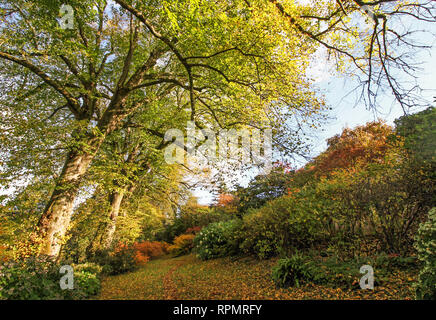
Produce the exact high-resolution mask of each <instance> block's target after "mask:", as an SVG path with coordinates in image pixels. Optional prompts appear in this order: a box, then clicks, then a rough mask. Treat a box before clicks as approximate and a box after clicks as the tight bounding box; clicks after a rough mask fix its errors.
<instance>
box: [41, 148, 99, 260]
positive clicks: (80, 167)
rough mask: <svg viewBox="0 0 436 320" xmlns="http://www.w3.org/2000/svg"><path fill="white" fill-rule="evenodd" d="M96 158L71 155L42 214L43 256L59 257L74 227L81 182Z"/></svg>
mask: <svg viewBox="0 0 436 320" xmlns="http://www.w3.org/2000/svg"><path fill="white" fill-rule="evenodd" d="M93 158H94V155H93V154H90V153H85V152H79V151H70V152H69V153H68V156H67V159H66V161H65V164H64V167H63V169H62V173H61V175H60V177H59V181H58V183H57V185H56V188H55V190H54V191H53V193H52V195H51V198H50V200H49V202H48V204H47V206H46V208H45V210H44V213H43V214H42V216H41V218H40V220H39V222H38V225H37V230H38V234H37V237H39V238H40V239H41V240H40V241H41V242H40V243H41V248H40V254H45V255H50V256H57V255H58V254H59V251H60V247H61V244H62V239H63V237H64V236H65V233H66V231H67V228H68V226H69V224H70V220H71V214H72V212H73V205H74V201H75V200H76V197H77V192H78V190H79V186H80V181H81V179H82V177H83V176H84V174H85V173H86V171H87V168H88V166H89V164H90V163H91V161H92V159H93Z"/></svg>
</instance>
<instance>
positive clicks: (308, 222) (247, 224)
mask: <svg viewBox="0 0 436 320" xmlns="http://www.w3.org/2000/svg"><path fill="white" fill-rule="evenodd" d="M300 197H301V198H298V199H296V198H293V197H290V196H285V197H281V198H278V199H276V200H274V201H270V202H268V203H267V204H266V205H265V206H263V207H262V208H260V209H257V210H251V211H249V212H248V213H247V215H245V216H244V217H243V228H242V234H241V237H242V238H243V239H244V241H243V242H242V244H241V249H242V250H243V252H245V253H249V254H256V255H257V256H258V257H259V258H260V259H265V258H268V257H270V256H274V255H277V254H279V253H289V252H293V251H295V250H296V249H305V248H309V247H311V246H313V245H314V244H315V243H317V242H319V241H321V240H322V239H324V237H325V236H324V232H325V228H324V224H323V220H322V219H321V217H320V216H321V214H322V212H323V205H322V203H321V202H319V201H318V202H317V200H316V199H313V198H314V196H313V194H311V193H310V192H307V194H306V193H302V195H301V196H300Z"/></svg>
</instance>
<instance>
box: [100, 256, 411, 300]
mask: <svg viewBox="0 0 436 320" xmlns="http://www.w3.org/2000/svg"><path fill="white" fill-rule="evenodd" d="M276 261H277V259H270V260H264V261H258V260H254V259H251V258H243V259H238V260H234V259H230V258H225V259H216V260H211V261H200V260H198V259H197V258H196V257H195V256H193V255H188V256H182V257H178V258H168V257H166V258H162V259H157V260H152V261H150V262H149V263H148V264H147V265H146V266H144V267H143V268H141V269H140V270H138V271H135V272H132V273H128V274H123V275H118V276H112V277H107V278H105V279H103V282H102V292H101V294H100V295H99V296H98V297H97V298H98V299H141V300H142V299H146V300H155V299H158V300H161V299H181V300H185V299H186V300H197V299H224V300H227V299H238V300H255V299H274V300H275V299H285V300H300V299H413V298H414V291H413V287H412V282H414V281H416V279H415V276H414V275H411V274H405V273H394V274H392V277H391V279H390V281H388V285H386V286H385V287H376V288H375V290H373V291H372V290H342V289H340V288H330V287H323V286H318V285H311V284H307V285H303V286H301V287H299V288H289V289H278V288H276V287H275V285H274V283H273V282H272V280H271V268H272V266H273V265H274V264H275V262H276Z"/></svg>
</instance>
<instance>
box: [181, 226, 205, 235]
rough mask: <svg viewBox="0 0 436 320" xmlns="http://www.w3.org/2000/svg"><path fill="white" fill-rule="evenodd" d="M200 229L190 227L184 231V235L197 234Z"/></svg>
mask: <svg viewBox="0 0 436 320" xmlns="http://www.w3.org/2000/svg"><path fill="white" fill-rule="evenodd" d="M201 229H202V228H201V227H199V226H196V227H191V228H188V229H186V231H185V233H188V234H197V233H199V232H200V231H201Z"/></svg>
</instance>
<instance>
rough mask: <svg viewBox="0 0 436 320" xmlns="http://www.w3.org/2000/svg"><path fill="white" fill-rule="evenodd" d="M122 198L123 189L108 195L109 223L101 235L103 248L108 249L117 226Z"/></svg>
mask: <svg viewBox="0 0 436 320" xmlns="http://www.w3.org/2000/svg"><path fill="white" fill-rule="evenodd" d="M123 198H124V191H119V192H113V193H112V194H111V196H110V203H111V205H110V212H109V223H108V224H107V227H106V230H105V234H104V237H103V248H105V249H109V248H110V247H111V245H112V241H113V239H114V234H115V230H116V228H117V218H118V215H119V213H120V207H121V202H122V201H123Z"/></svg>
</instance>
